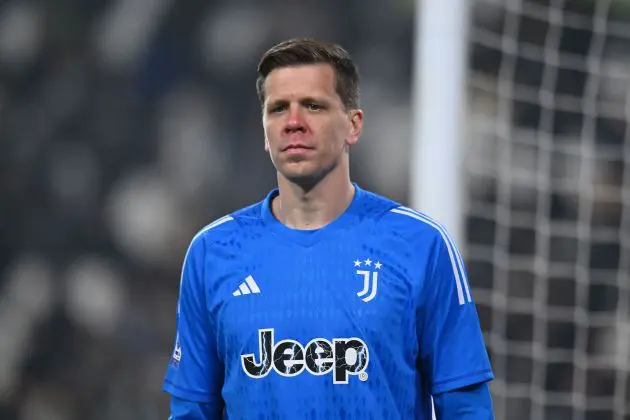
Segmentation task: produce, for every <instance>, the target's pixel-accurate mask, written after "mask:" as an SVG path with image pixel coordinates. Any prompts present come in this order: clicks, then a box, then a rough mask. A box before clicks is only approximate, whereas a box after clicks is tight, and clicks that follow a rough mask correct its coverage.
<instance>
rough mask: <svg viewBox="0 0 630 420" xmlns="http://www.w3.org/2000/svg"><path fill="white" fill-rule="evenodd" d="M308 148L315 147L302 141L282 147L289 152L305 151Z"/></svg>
mask: <svg viewBox="0 0 630 420" xmlns="http://www.w3.org/2000/svg"><path fill="white" fill-rule="evenodd" d="M308 150H313V148H312V147H308V146H306V145H304V144H301V143H291V144H289V145H287V146H285V147H284V148H283V149H282V151H283V152H289V153H298V152H305V151H308Z"/></svg>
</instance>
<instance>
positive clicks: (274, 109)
mask: <svg viewBox="0 0 630 420" xmlns="http://www.w3.org/2000/svg"><path fill="white" fill-rule="evenodd" d="M285 109H286V105H283V104H278V105H273V106H271V107H269V110H268V112H269V113H270V114H277V113H279V112H282V111H284V110H285Z"/></svg>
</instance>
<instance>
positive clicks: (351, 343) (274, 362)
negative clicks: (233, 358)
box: [241, 328, 369, 384]
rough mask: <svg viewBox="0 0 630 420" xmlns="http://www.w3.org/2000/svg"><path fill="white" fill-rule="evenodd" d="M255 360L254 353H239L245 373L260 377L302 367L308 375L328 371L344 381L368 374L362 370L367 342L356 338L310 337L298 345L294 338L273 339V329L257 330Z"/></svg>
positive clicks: (285, 373)
mask: <svg viewBox="0 0 630 420" xmlns="http://www.w3.org/2000/svg"><path fill="white" fill-rule="evenodd" d="M258 334H259V336H258V351H259V361H258V362H256V358H255V355H254V354H251V353H250V354H244V355H242V356H241V364H242V365H243V370H244V371H245V373H246V374H247V376H249V377H251V378H254V379H260V378H264V377H265V376H267V375H268V374H269V372H270V371H271V370H272V369H273V370H274V371H276V373H277V374H278V375H280V376H285V377H292V376H296V375H299V374H300V373H302V371H303V370H306V371H307V372H309V373H310V374H312V375H317V376H319V375H325V374H327V373H329V372H330V371H332V376H333V383H335V384H347V383H348V376H350V375H353V376H358V377H359V379H360V380H361V381H366V380H367V378H368V375H367V373H366V372H365V370H366V369H367V367H368V363H369V351H368V347H367V345H366V344H365V343H364V342H363V341H362V340H361V339H359V338H356V337H354V338H334V339H333V340H332V343H331V342H330V341H328V340H326V339H325V338H314V339H312V340H311V341H309V342H308V344H306V346H302V344H300V343H299V342H297V341H295V340H282V341H279V342H278V343H275V341H274V330H273V328H271V329H262V330H258Z"/></svg>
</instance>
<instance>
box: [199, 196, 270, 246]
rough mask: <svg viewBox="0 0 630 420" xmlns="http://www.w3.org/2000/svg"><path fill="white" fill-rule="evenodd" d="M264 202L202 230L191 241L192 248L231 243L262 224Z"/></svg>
mask: <svg viewBox="0 0 630 420" xmlns="http://www.w3.org/2000/svg"><path fill="white" fill-rule="evenodd" d="M261 208H262V202H258V203H255V204H252V205H250V206H247V207H243V208H241V209H238V210H236V211H234V212H232V213H230V214H227V215H225V216H223V217H220V218H218V219H216V220H213V221H212V222H210V223H208V224H207V225H205V226H204V227H203V228H201V229H200V230H199V231H198V232H197V233H196V234H195V235H194V236H193V238H192V240H191V241H190V248H197V247H199V246H204V247H207V246H209V245H211V244H215V243H229V242H231V241H232V240H233V239H235V238H237V237H238V236H239V235H240V234H242V233H244V232H246V231H247V230H250V229H251V228H253V227H254V226H255V225H258V224H261V223H262V217H261Z"/></svg>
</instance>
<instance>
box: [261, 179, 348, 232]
mask: <svg viewBox="0 0 630 420" xmlns="http://www.w3.org/2000/svg"><path fill="white" fill-rule="evenodd" d="M337 170H338V171H337ZM335 172H338V173H335ZM278 189H279V191H280V194H279V195H278V197H276V198H275V199H274V200H273V202H272V203H271V208H272V211H273V213H274V215H275V216H276V218H277V219H278V220H280V222H282V223H283V224H284V225H286V226H288V227H291V228H294V229H304V230H313V229H319V228H321V227H324V226H326V225H327V224H329V223H330V222H332V221H333V220H335V219H336V218H337V217H339V216H340V215H341V214H342V213H343V212H344V211H346V209H347V208H348V207H349V206H350V203H351V202H352V199H353V197H354V186H353V185H352V183H351V182H350V175H349V171H348V170H346V171H345V173H344V171H343V168H342V167H341V168H336V170H333V171H331V172H330V173H328V174H327V175H326V176H325V177H324V178H323V179H321V180H320V181H319V182H317V183H316V184H315V185H311V186H309V187H304V186H300V185H299V184H296V183H294V182H291V181H289V180H288V179H286V178H285V177H283V176H282V175H281V174H278Z"/></svg>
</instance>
